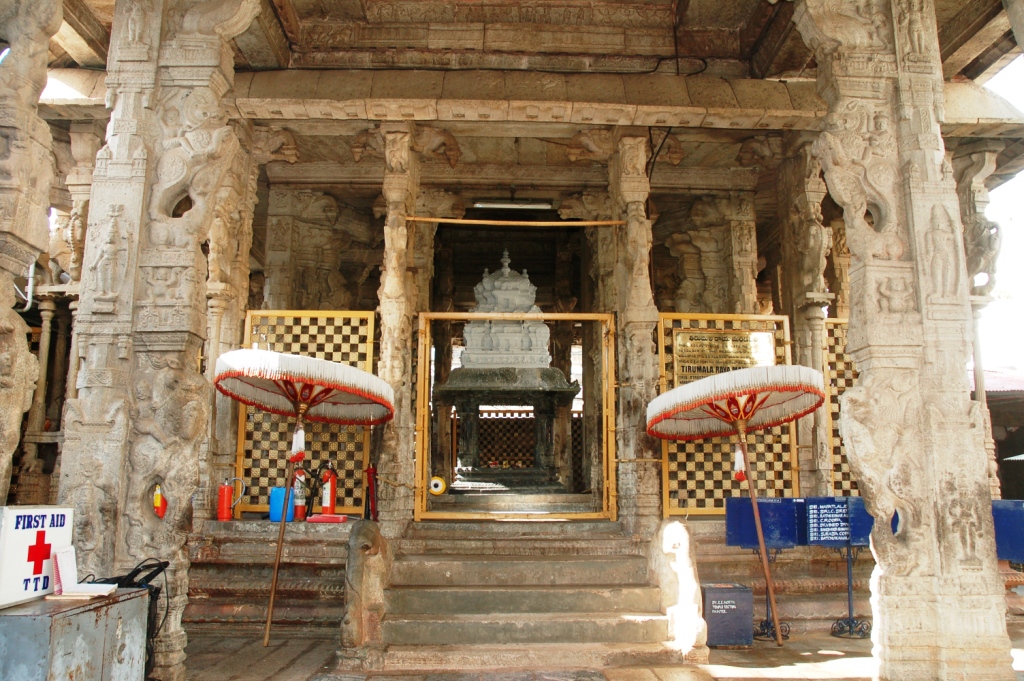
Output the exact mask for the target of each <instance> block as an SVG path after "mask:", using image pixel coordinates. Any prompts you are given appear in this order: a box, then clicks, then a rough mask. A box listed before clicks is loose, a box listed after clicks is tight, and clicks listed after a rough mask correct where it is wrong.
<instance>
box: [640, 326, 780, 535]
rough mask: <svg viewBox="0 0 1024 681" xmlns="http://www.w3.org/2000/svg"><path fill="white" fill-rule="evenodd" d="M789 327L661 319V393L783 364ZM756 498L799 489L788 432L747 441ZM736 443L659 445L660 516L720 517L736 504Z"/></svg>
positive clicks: (777, 431) (766, 433) (764, 432)
mask: <svg viewBox="0 0 1024 681" xmlns="http://www.w3.org/2000/svg"><path fill="white" fill-rule="evenodd" d="M788 344H789V324H788V319H786V318H785V317H781V316H747V315H681V314H663V315H661V320H660V323H659V343H658V352H659V356H660V360H661V392H666V391H668V390H671V389H672V388H675V387H676V386H677V385H683V384H685V383H689V382H691V381H694V380H697V379H700V378H704V377H705V376H710V375H713V374H717V373H723V372H726V371H731V370H733V369H741V368H744V367H748V366H756V365H758V364H789V363H790V354H789V350H788ZM747 446H748V450H749V453H750V456H751V459H752V460H751V464H752V467H753V468H754V470H755V477H756V478H757V481H756V484H757V490H758V494H759V495H762V496H765V497H793V496H796V495H797V494H798V493H799V492H798V490H799V485H798V484H797V483H798V481H797V471H796V466H795V465H794V462H795V461H796V436H795V431H794V428H793V425H792V424H787V425H784V426H779V427H776V428H771V429H769V430H762V431H754V432H752V433H749V434H748V436H747ZM736 448H737V444H736V441H735V438H708V439H706V440H692V441H689V442H680V441H674V440H665V441H663V443H662V457H663V460H662V489H663V494H664V512H665V515H666V516H668V515H685V514H689V513H693V514H721V513H725V500H726V499H727V498H729V497H734V496H742V495H743V489H744V488H745V484H744V483H741V482H739V481H737V480H736V479H735V478H733V475H732V465H733V452H734V450H735V449H736Z"/></svg>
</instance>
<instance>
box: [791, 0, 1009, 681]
mask: <svg viewBox="0 0 1024 681" xmlns="http://www.w3.org/2000/svg"><path fill="white" fill-rule="evenodd" d="M793 19H794V22H795V24H796V27H797V29H798V30H799V31H800V33H801V35H802V36H803V38H804V41H805V42H806V43H807V44H808V45H809V46H810V47H811V49H812V50H813V51H814V55H815V58H816V61H817V63H818V91H819V93H820V94H821V96H822V97H823V98H824V99H825V101H826V102H827V103H828V105H829V112H828V114H827V115H826V117H825V121H824V125H823V130H822V132H821V134H820V136H819V138H818V139H817V141H816V142H815V143H814V147H813V150H814V154H815V156H816V157H817V158H818V160H819V162H820V163H821V165H822V169H823V170H824V173H825V181H826V183H827V184H828V190H829V193H830V194H831V195H832V197H833V198H834V199H835V201H836V203H837V204H839V206H841V207H842V209H843V216H844V221H845V223H846V229H847V243H848V244H849V248H850V254H851V267H850V327H849V336H848V338H849V340H848V344H847V350H848V352H849V353H850V354H851V355H852V357H853V359H854V361H855V362H856V363H857V368H858V370H859V371H860V378H859V380H858V383H857V385H856V386H854V387H852V388H849V389H847V390H846V392H845V393H844V394H843V397H842V402H841V415H840V424H839V427H840V432H841V433H842V436H843V441H844V442H845V444H846V447H847V452H848V453H849V457H850V463H851V466H852V467H853V471H854V474H855V475H856V478H857V482H858V485H859V487H860V490H861V492H862V494H863V495H864V499H865V503H866V504H867V507H868V510H869V511H870V512H871V514H872V515H874V516H875V525H874V530H873V532H872V552H873V553H874V556H875V560H876V569H875V573H874V575H873V577H872V599H871V603H872V610H873V614H874V628H873V631H872V638H873V641H874V644H875V645H874V654H875V655H876V656H877V657H878V659H879V672H878V675H879V678H880V679H900V680H917V679H921V680H924V679H940V680H949V679H968V678H969V679H972V680H974V679H982V680H995V679H999V680H1003V679H1006V680H1007V681H1008V680H1010V679H1013V678H1014V674H1013V671H1012V669H1011V660H1010V655H1009V650H1010V642H1009V638H1008V637H1007V634H1006V619H1005V613H1006V601H1005V587H1004V584H1003V580H1002V578H1001V577H1000V574H999V570H998V567H997V562H996V553H995V541H994V532H993V523H992V512H991V499H990V493H989V483H988V465H987V456H986V453H985V443H984V418H983V413H982V410H981V409H980V408H979V407H980V405H978V403H976V402H972V401H971V400H970V394H969V389H968V386H967V381H966V377H965V376H964V365H965V363H966V359H967V355H968V353H969V351H970V348H969V346H970V337H971V309H970V303H969V297H968V294H969V281H968V276H967V266H966V262H965V260H966V259H965V256H964V250H963V247H962V240H961V237H960V235H961V227H960V210H959V206H958V205H957V197H956V191H955V184H954V181H953V177H952V176H953V172H952V168H951V167H950V165H949V164H948V162H946V159H945V155H944V150H943V142H942V135H941V131H940V129H939V124H940V123H941V121H942V119H943V101H942V97H943V80H942V65H941V61H940V53H939V46H938V40H937V37H936V36H937V31H936V20H935V8H934V5H933V3H932V1H931V0H889V1H887V2H877V1H874V0H872V1H870V2H868V1H867V0H862V1H861V2H858V3H856V5H855V7H854V8H853V9H848V7H847V4H845V3H843V4H836V3H833V2H831V1H830V0H798V2H797V3H796V6H795V10H794V17H793ZM868 216H870V217H868ZM894 329H899V333H893V330H894ZM897 512H898V513H899V524H898V527H897V530H896V533H895V534H894V533H893V532H892V530H891V529H890V528H891V523H890V521H891V519H892V517H893V516H894V514H896V513H897ZM950 613H955V616H950Z"/></svg>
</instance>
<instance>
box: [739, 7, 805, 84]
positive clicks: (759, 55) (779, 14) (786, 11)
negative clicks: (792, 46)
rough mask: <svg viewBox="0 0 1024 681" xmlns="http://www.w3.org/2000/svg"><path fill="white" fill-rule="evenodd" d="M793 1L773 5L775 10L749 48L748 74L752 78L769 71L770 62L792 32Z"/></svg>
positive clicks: (770, 67)
mask: <svg viewBox="0 0 1024 681" xmlns="http://www.w3.org/2000/svg"><path fill="white" fill-rule="evenodd" d="M793 7H794V5H793V3H791V2H780V3H778V4H776V5H775V7H774V9H775V12H774V13H773V14H772V15H771V18H770V19H769V20H768V23H767V25H766V26H765V27H764V30H763V31H761V33H760V34H759V35H758V37H757V41H756V42H755V43H754V45H753V46H752V48H751V51H750V55H749V59H750V75H751V76H752V77H754V78H764V77H765V75H766V74H768V73H771V70H772V64H773V63H775V58H776V57H778V56H779V52H780V51H781V50H782V47H783V45H785V44H786V41H787V40H788V39H789V36H790V33H792V32H793Z"/></svg>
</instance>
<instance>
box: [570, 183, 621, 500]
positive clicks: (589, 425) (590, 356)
mask: <svg viewBox="0 0 1024 681" xmlns="http://www.w3.org/2000/svg"><path fill="white" fill-rule="evenodd" d="M558 214H559V216H560V217H561V218H562V219H563V220H569V219H573V218H575V219H578V220H611V219H612V218H613V216H614V215H615V208H614V205H613V202H612V198H611V196H610V195H609V194H607V193H603V192H602V193H597V192H584V193H582V194H578V195H575V196H570V197H568V198H566V199H564V200H563V201H562V204H561V205H560V206H559V208H558ZM617 237H618V235H617V233H616V230H615V229H613V228H611V227H586V228H584V230H583V238H584V243H585V245H586V247H585V248H584V249H583V254H584V258H583V263H584V276H587V277H589V278H590V281H591V285H590V286H584V287H583V301H582V302H583V306H582V311H584V312H613V311H614V309H615V308H614V300H616V299H617V295H616V291H615V289H614V286H613V282H612V274H613V273H614V271H615V264H616V257H617V255H616V243H617ZM601 353H602V336H601V329H600V327H599V326H598V325H596V324H587V325H584V327H583V430H584V432H585V433H599V432H601V428H602V426H601V424H602V419H601V415H602V414H603V409H604V403H603V395H602V385H601V369H602V367H601ZM602 437H603V435H602ZM601 460H602V459H601V441H600V439H599V438H597V437H586V438H584V445H583V464H582V470H583V471H584V475H586V476H587V478H588V479H587V480H586V481H584V482H583V486H584V487H586V486H588V485H589V487H590V489H592V490H597V489H601V487H602V486H603V484H604V471H603V469H602V467H601Z"/></svg>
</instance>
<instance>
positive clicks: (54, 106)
mask: <svg viewBox="0 0 1024 681" xmlns="http://www.w3.org/2000/svg"><path fill="white" fill-rule="evenodd" d="M105 75H106V74H105V73H104V72H102V71H88V70H84V69H50V70H49V72H48V76H49V81H50V87H48V88H47V90H45V91H44V92H43V96H42V98H41V100H40V106H39V112H40V115H41V116H42V117H43V118H45V119H48V120H54V119H65V120H87V119H92V118H96V119H105V118H107V117H108V116H109V114H108V113H107V112H106V110H105V109H104V107H103V97H104V95H105V94H106V88H105V86H104V78H105ZM424 76H429V77H424ZM495 76H496V74H492V73H480V72H460V73H445V74H442V73H438V72H421V73H420V74H417V73H415V72H409V71H400V72H395V71H378V72H368V71H363V72H344V71H301V72H296V71H271V72H261V73H240V74H237V76H236V77H235V89H234V91H233V94H234V95H235V97H236V99H235V100H234V101H228V102H227V106H228V108H229V111H231V113H232V115H233V116H234V117H237V118H252V119H257V120H261V121H267V122H270V121H302V122H303V124H304V125H314V124H317V122H321V123H322V124H323V125H342V124H344V123H346V122H356V121H358V122H363V121H367V120H401V119H403V118H404V117H405V116H406V115H408V116H409V117H410V118H412V119H419V120H431V121H433V120H436V121H445V122H453V123H454V122H458V123H465V124H469V123H474V124H480V125H493V124H495V123H503V124H506V125H508V126H510V127H511V128H514V129H516V130H521V131H522V133H521V134H518V133H517V136H529V130H530V129H531V128H532V126H534V125H538V124H548V125H549V126H550V125H552V124H554V125H559V126H569V127H572V126H575V127H576V128H577V129H579V128H580V127H587V126H590V125H619V126H622V125H640V126H648V125H652V126H669V125H671V126H676V127H685V128H691V129H694V128H697V129H699V128H707V129H715V128H718V129H727V130H736V131H741V130H758V129H761V130H817V129H818V127H819V125H820V122H821V117H822V116H823V115H824V113H825V110H824V103H823V102H822V101H821V99H819V98H818V96H817V94H816V93H814V92H813V91H814V83H813V82H809V81H795V82H787V83H781V82H778V81H771V80H767V81H765V80H756V79H731V80H729V79H724V78H710V77H706V76H697V77H685V76H684V77H676V76H663V75H644V76H622V75H600V76H592V75H591V76H561V75H559V74H521V73H507V74H497V77H495ZM389 79H394V82H392V83H391V84H390V85H389V84H388V81H389ZM546 79H550V80H546ZM467 80H468V81H470V82H472V81H474V80H476V81H479V83H478V87H477V88H476V89H475V90H474V89H472V88H471V87H470V86H469V85H467V84H466V81H467ZM545 83H550V84H551V88H550V89H551V90H553V91H554V95H550V96H553V97H555V99H548V100H542V99H539V98H540V97H544V96H549V95H546V94H545V92H546V90H545V89H544V88H543V86H544V84H545ZM612 85H614V86H612ZM597 86H600V87H597ZM944 89H945V100H946V119H945V121H944V123H943V128H942V132H943V135H944V136H946V137H1002V138H1024V113H1021V112H1020V111H1018V110H1017V109H1015V108H1014V107H1013V106H1012V105H1010V104H1009V103H1008V102H1007V101H1006V100H1004V99H1002V98H1001V97H999V96H998V95H995V94H993V93H992V92H989V91H988V90H986V89H985V88H982V87H980V86H979V85H976V84H974V83H967V82H964V83H951V82H947V83H945V85H944ZM396 90H397V91H398V92H401V93H402V96H401V97H399V95H398V94H396ZM375 95H376V96H375ZM474 95H475V96H474ZM229 96H230V93H229ZM529 97H532V98H529ZM609 99H611V100H613V101H608V100H609ZM496 127H501V126H496ZM536 130H537V131H538V132H543V131H544V129H543V128H542V127H540V126H539V125H538V127H537V128H536ZM498 136H500V135H498Z"/></svg>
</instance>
